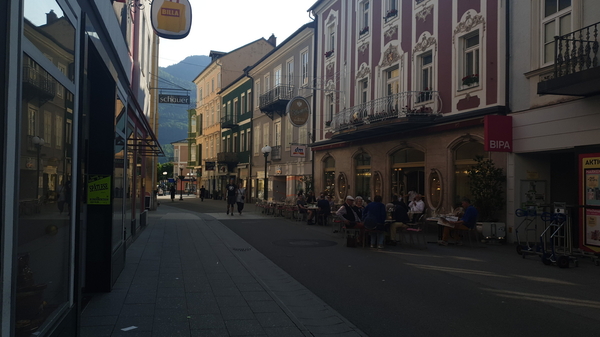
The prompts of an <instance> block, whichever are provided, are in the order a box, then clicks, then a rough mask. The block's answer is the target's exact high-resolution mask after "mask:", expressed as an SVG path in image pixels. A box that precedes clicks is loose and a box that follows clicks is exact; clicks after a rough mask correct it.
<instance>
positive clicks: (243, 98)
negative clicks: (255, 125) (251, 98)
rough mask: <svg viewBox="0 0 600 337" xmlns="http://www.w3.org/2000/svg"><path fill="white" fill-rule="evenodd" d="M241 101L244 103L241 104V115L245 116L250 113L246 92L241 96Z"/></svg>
mask: <svg viewBox="0 0 600 337" xmlns="http://www.w3.org/2000/svg"><path fill="white" fill-rule="evenodd" d="M240 100H241V101H242V102H241V104H240V115H243V114H244V113H246V112H247V111H248V101H247V100H246V93H245V92H243V93H242V94H241V95H240Z"/></svg>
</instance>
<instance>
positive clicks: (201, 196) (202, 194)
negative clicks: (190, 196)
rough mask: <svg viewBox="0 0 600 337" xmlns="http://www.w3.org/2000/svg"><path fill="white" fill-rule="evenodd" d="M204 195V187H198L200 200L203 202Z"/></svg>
mask: <svg viewBox="0 0 600 337" xmlns="http://www.w3.org/2000/svg"><path fill="white" fill-rule="evenodd" d="M204 193H206V188H204V185H202V187H200V200H201V201H204Z"/></svg>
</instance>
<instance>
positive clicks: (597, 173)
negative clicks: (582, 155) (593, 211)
mask: <svg viewBox="0 0 600 337" xmlns="http://www.w3.org/2000/svg"><path fill="white" fill-rule="evenodd" d="M599 181H600V169H596V170H585V204H586V205H594V206H600V186H599V184H598V182H599Z"/></svg>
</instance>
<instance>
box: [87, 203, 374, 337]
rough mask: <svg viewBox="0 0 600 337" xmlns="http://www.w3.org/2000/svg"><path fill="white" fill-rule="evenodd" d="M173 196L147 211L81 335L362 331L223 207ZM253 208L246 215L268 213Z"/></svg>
mask: <svg viewBox="0 0 600 337" xmlns="http://www.w3.org/2000/svg"><path fill="white" fill-rule="evenodd" d="M192 197H193V196H189V197H187V196H184V200H185V199H188V198H192ZM176 201H178V200H176ZM190 201H191V200H190ZM170 202H171V201H170V200H169V199H167V198H164V199H161V206H159V207H158V209H157V210H156V211H151V212H150V213H149V216H148V222H149V224H148V226H147V228H146V229H145V230H143V231H142V233H141V234H140V235H139V237H138V238H137V239H136V241H135V242H134V243H133V244H132V245H131V246H130V247H129V249H128V250H127V261H126V265H125V269H124V270H123V272H122V273H121V275H120V276H119V278H118V280H117V282H116V284H115V287H114V289H113V291H112V292H111V293H103V294H96V295H95V296H93V298H92V299H91V301H90V303H89V304H88V305H87V306H86V308H85V309H84V310H83V312H82V324H81V325H82V326H81V336H84V337H99V336H160V337H166V336H178V337H180V336H288V337H293V336H322V335H327V336H365V334H364V333H362V332H361V331H359V330H358V329H357V328H356V327H355V326H354V325H352V324H351V323H350V322H348V321H347V320H346V319H345V318H344V317H341V315H340V314H339V313H337V312H336V311H335V310H333V309H332V308H331V307H329V306H328V305H327V304H325V303H324V302H323V301H322V300H320V299H319V298H318V297H317V296H315V295H314V294H313V293H312V292H310V291H309V290H307V289H306V288H305V287H304V286H302V285H301V284H300V283H298V282H297V281H295V280H294V279H293V278H291V277H290V276H289V275H288V274H287V273H285V272H284V271H283V270H281V269H280V268H279V267H277V266H276V265H275V264H274V263H272V262H271V261H270V260H268V259H267V258H265V257H264V256H263V255H262V254H261V253H259V252H258V251H256V250H254V249H253V248H252V247H251V246H250V245H249V244H247V243H246V242H245V241H244V240H243V239H241V238H240V237H239V236H237V235H236V234H235V233H233V232H232V231H230V230H229V229H228V228H227V227H226V226H224V225H223V224H222V223H221V222H219V221H218V219H217V218H221V219H222V218H224V217H226V215H225V213H224V212H223V211H221V212H219V213H214V214H213V213H194V212H188V211H185V210H181V209H178V208H176V207H171V206H170V205H169V203H170ZM194 202H199V200H194ZM205 203H207V205H206V206H209V205H210V204H214V207H215V210H216V209H217V207H218V208H220V207H221V206H223V207H224V203H222V201H221V202H219V201H213V200H210V199H208V200H205ZM209 207H210V206H209ZM253 210H254V205H252V204H249V205H247V208H246V209H245V212H244V217H247V218H260V217H264V216H262V215H261V214H260V213H254V212H253ZM211 214H212V215H211ZM213 215H214V216H213ZM236 215H237V213H236Z"/></svg>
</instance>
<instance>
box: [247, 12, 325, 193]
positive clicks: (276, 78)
mask: <svg viewBox="0 0 600 337" xmlns="http://www.w3.org/2000/svg"><path fill="white" fill-rule="evenodd" d="M314 45H315V35H314V23H308V24H306V25H304V26H302V27H301V28H299V29H298V30H297V31H296V32H294V33H293V34H292V35H291V36H290V37H288V38H287V39H286V40H285V41H284V42H282V43H281V44H280V45H279V46H277V48H275V49H274V50H273V51H272V52H270V53H269V54H268V55H266V56H265V57H264V58H263V59H261V60H260V61H259V62H257V63H256V64H254V65H252V66H251V67H250V69H249V70H248V76H249V77H250V78H252V80H253V82H254V100H253V107H252V111H253V115H252V133H253V134H254V136H253V138H252V148H251V158H252V174H251V176H252V177H251V178H252V188H251V192H252V194H251V196H252V198H256V199H265V195H264V192H265V185H264V183H265V178H266V179H267V182H268V186H267V194H268V196H267V197H268V199H270V200H276V201H283V200H285V199H286V198H288V197H293V196H295V195H296V193H297V192H298V190H299V189H302V188H303V186H304V181H305V180H307V179H310V180H312V170H313V169H312V154H311V153H310V151H307V149H308V145H309V144H310V143H311V142H312V138H313V135H314V132H315V131H314V113H310V112H309V111H307V112H306V113H305V114H302V116H301V118H300V119H298V120H297V121H295V122H294V120H293V118H292V116H291V115H290V114H288V112H289V109H288V104H289V103H290V101H293V100H294V99H295V98H301V100H300V101H298V102H304V103H302V104H303V105H302V106H306V107H307V108H308V110H311V107H312V106H313V71H314V66H313V65H314V62H313V55H314ZM267 145H268V146H269V147H270V148H271V150H270V152H269V153H268V155H267V156H266V158H267V159H265V154H264V153H263V151H262V149H263V148H264V147H265V146H267ZM268 161H270V164H269V163H266V162H268ZM265 164H267V167H266V168H265ZM269 177H270V178H269ZM269 191H271V192H269Z"/></svg>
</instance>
